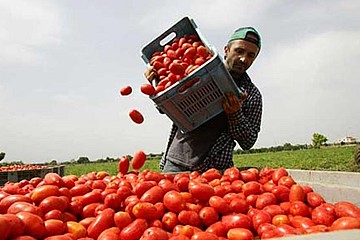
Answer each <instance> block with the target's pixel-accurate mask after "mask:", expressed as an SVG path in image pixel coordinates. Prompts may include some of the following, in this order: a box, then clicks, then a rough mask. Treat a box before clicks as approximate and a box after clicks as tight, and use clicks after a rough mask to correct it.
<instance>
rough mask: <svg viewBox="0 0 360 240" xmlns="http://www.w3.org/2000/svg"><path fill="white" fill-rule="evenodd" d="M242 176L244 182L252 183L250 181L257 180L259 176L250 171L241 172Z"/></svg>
mask: <svg viewBox="0 0 360 240" xmlns="http://www.w3.org/2000/svg"><path fill="white" fill-rule="evenodd" d="M240 176H241V179H242V180H243V181H244V182H250V181H256V180H257V175H256V174H255V173H254V172H252V171H249V170H242V171H240Z"/></svg>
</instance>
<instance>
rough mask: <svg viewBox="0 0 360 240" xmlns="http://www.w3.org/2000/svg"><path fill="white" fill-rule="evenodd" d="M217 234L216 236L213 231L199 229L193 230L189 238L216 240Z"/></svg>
mask: <svg viewBox="0 0 360 240" xmlns="http://www.w3.org/2000/svg"><path fill="white" fill-rule="evenodd" d="M218 239H219V238H218V236H216V235H215V234H213V233H210V232H203V231H199V232H195V233H194V234H193V235H192V236H191V240H218Z"/></svg>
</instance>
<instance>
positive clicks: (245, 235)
mask: <svg viewBox="0 0 360 240" xmlns="http://www.w3.org/2000/svg"><path fill="white" fill-rule="evenodd" d="M227 238H228V239H229V240H238V239H241V240H253V239H254V234H253V233H252V232H251V231H250V230H249V229H246V228H232V229H230V230H229V231H228V233H227Z"/></svg>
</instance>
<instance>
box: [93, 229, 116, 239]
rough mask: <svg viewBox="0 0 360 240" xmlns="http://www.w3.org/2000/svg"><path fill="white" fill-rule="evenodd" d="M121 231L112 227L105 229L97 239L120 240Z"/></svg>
mask: <svg viewBox="0 0 360 240" xmlns="http://www.w3.org/2000/svg"><path fill="white" fill-rule="evenodd" d="M119 234H120V229H119V228H117V227H111V228H108V229H105V230H104V231H103V232H102V233H101V234H100V235H99V237H98V238H97V240H119V239H120V238H119Z"/></svg>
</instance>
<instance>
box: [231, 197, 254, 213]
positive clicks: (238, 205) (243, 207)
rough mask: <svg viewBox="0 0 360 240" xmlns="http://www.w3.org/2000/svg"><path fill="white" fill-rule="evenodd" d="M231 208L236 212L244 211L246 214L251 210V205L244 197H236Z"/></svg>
mask: <svg viewBox="0 0 360 240" xmlns="http://www.w3.org/2000/svg"><path fill="white" fill-rule="evenodd" d="M229 207H230V210H231V211H232V212H234V213H244V214H246V213H247V211H248V210H249V207H250V205H249V204H248V202H247V201H246V200H245V199H243V198H234V199H232V200H231V202H230V204H229Z"/></svg>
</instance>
